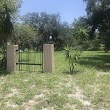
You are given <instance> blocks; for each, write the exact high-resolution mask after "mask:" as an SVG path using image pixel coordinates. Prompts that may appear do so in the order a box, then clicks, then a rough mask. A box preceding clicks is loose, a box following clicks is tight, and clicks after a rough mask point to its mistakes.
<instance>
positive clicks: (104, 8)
mask: <svg viewBox="0 0 110 110" xmlns="http://www.w3.org/2000/svg"><path fill="white" fill-rule="evenodd" d="M84 1H85V2H86V4H87V8H86V11H87V15H88V24H89V25H90V27H91V35H92V36H94V32H95V30H96V29H98V31H99V35H100V37H99V39H100V40H102V42H103V44H105V49H106V50H109V49H110V46H109V44H110V34H109V33H110V0H84Z"/></svg>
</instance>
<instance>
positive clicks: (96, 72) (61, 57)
mask: <svg viewBox="0 0 110 110" xmlns="http://www.w3.org/2000/svg"><path fill="white" fill-rule="evenodd" d="M55 68H56V70H55V73H54V74H50V73H41V72H16V73H11V74H8V73H6V72H5V73H1V74H0V110H109V108H110V53H104V52H99V51H97V52H94V51H92V52H88V51H85V52H83V53H82V55H81V58H80V60H79V61H78V64H77V66H76V68H75V71H74V73H72V74H70V73H69V71H68V70H69V68H68V64H67V62H66V60H65V54H64V52H55Z"/></svg>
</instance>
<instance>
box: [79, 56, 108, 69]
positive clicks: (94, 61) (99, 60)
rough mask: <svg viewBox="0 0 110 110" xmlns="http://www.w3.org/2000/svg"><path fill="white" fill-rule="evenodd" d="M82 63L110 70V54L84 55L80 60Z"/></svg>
mask: <svg viewBox="0 0 110 110" xmlns="http://www.w3.org/2000/svg"><path fill="white" fill-rule="evenodd" d="M79 64H80V65H84V66H87V67H88V66H90V67H95V68H96V69H98V70H103V71H108V70H110V55H96V56H90V57H88V56H87V57H83V58H82V59H80V61H79Z"/></svg>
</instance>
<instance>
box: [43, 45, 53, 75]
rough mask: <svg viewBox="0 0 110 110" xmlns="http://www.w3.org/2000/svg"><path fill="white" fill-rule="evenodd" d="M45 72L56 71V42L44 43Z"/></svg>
mask: <svg viewBox="0 0 110 110" xmlns="http://www.w3.org/2000/svg"><path fill="white" fill-rule="evenodd" d="M43 58H44V72H49V73H53V72H54V44H43Z"/></svg>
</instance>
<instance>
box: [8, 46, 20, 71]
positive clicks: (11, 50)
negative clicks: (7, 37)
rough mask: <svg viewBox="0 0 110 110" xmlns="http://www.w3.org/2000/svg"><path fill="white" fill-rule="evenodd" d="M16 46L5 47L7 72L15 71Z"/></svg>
mask: <svg viewBox="0 0 110 110" xmlns="http://www.w3.org/2000/svg"><path fill="white" fill-rule="evenodd" d="M17 51H18V45H7V72H14V71H16V69H17V62H18V61H17V60H18V58H17V57H18V55H17V54H18V53H17Z"/></svg>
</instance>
